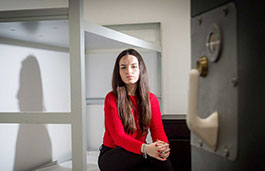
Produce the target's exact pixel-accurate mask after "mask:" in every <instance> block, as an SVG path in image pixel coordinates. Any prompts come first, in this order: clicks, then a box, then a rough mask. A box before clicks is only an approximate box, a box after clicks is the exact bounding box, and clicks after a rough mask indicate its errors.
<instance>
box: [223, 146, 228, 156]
mask: <svg viewBox="0 0 265 171" xmlns="http://www.w3.org/2000/svg"><path fill="white" fill-rule="evenodd" d="M224 155H225V157H228V156H229V149H228V148H227V147H225V148H224Z"/></svg>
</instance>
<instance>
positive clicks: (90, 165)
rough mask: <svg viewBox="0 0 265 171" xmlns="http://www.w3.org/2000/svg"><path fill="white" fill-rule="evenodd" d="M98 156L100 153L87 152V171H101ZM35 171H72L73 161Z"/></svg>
mask: <svg viewBox="0 0 265 171" xmlns="http://www.w3.org/2000/svg"><path fill="white" fill-rule="evenodd" d="M98 155H99V151H87V171H99V168H98V162H97V161H98ZM35 171H72V160H69V161H66V162H62V163H56V164H54V165H50V166H47V167H41V168H39V169H36V170H35Z"/></svg>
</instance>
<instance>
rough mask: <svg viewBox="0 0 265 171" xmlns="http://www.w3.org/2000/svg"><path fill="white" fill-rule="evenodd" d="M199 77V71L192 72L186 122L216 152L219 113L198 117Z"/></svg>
mask: <svg viewBox="0 0 265 171" xmlns="http://www.w3.org/2000/svg"><path fill="white" fill-rule="evenodd" d="M199 76H200V73H199V71H198V70H196V69H192V70H191V72H190V82H189V99H188V113H187V119H186V122H187V125H188V128H189V129H190V130H191V132H193V133H194V134H195V135H196V136H198V137H199V138H200V139H201V140H202V141H203V142H204V143H205V144H207V145H208V146H209V147H210V148H212V149H213V150H214V151H215V149H216V145H217V137H218V112H217V111H215V112H213V113H212V114H211V115H209V116H208V117H207V118H201V117H199V116H198V88H199Z"/></svg>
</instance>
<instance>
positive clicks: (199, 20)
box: [198, 17, 202, 25]
mask: <svg viewBox="0 0 265 171" xmlns="http://www.w3.org/2000/svg"><path fill="white" fill-rule="evenodd" d="M198 24H199V25H201V24H202V19H201V17H199V18H198Z"/></svg>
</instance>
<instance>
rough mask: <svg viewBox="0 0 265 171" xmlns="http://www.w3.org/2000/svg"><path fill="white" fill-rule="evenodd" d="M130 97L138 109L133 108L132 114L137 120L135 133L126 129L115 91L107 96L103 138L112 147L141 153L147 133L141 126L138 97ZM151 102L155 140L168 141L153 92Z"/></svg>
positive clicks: (152, 135)
mask: <svg viewBox="0 0 265 171" xmlns="http://www.w3.org/2000/svg"><path fill="white" fill-rule="evenodd" d="M129 97H130V99H131V101H132V104H133V106H134V107H135V109H136V112H134V110H132V114H133V117H134V119H135V121H136V122H135V123H136V128H137V130H136V131H135V132H134V133H133V134H128V133H126V132H125V131H124V127H123V124H122V121H121V119H120V117H119V114H118V107H117V103H116V97H115V96H114V93H113V92H110V93H108V94H107V95H106V98H105V106H104V112H105V134H104V138H103V144H104V145H105V146H107V147H111V148H115V147H117V146H119V147H122V148H124V149H126V150H128V151H130V152H133V153H136V154H141V146H142V144H143V143H146V134H145V135H142V134H141V131H140V128H139V123H138V117H139V113H138V106H137V97H136V96H129ZM150 104H151V113H152V117H151V123H150V131H151V137H152V139H153V142H155V141H156V140H161V141H164V142H166V143H168V139H167V136H166V134H165V131H164V128H163V124H162V119H161V112H160V106H159V102H158V99H157V97H156V96H155V95H154V94H152V93H150Z"/></svg>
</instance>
